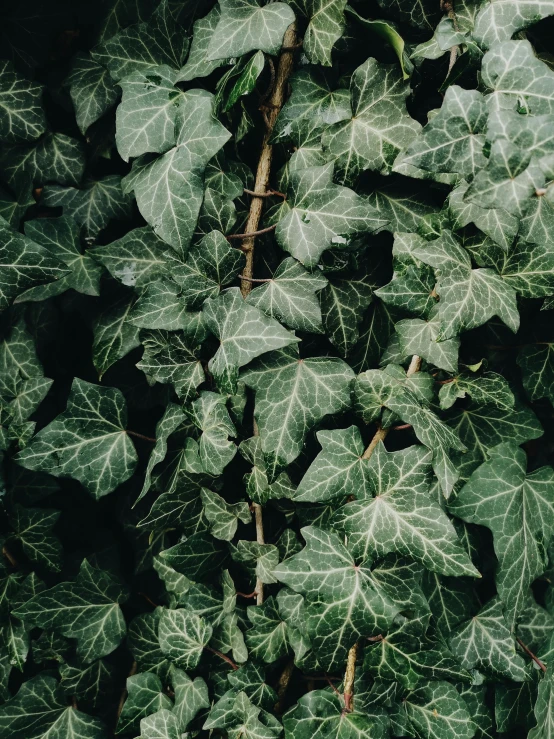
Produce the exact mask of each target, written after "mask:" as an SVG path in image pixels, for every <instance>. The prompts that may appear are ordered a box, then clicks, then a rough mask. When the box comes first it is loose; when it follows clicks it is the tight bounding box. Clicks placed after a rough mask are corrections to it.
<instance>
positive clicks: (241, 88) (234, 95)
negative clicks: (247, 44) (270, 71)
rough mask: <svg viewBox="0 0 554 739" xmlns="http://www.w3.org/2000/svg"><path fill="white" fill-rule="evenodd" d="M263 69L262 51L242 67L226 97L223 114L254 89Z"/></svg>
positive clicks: (263, 57) (263, 58)
mask: <svg viewBox="0 0 554 739" xmlns="http://www.w3.org/2000/svg"><path fill="white" fill-rule="evenodd" d="M264 67H265V56H264V54H263V52H262V51H257V52H256V53H255V54H254V55H253V56H252V57H251V58H250V59H249V60H248V62H247V63H246V64H245V65H244V68H243V70H242V72H241V73H240V76H239V78H238V80H237V81H236V82H235V84H234V85H233V87H232V88H231V91H230V92H229V94H228V95H227V100H226V102H225V105H224V106H223V112H224V113H227V112H228V111H229V110H231V108H232V107H233V105H234V104H235V103H236V102H237V100H238V99H239V98H240V97H243V96H244V95H248V93H249V92H252V90H253V89H254V88H255V87H256V81H257V79H258V77H259V76H260V74H261V73H262V72H263V69H264Z"/></svg>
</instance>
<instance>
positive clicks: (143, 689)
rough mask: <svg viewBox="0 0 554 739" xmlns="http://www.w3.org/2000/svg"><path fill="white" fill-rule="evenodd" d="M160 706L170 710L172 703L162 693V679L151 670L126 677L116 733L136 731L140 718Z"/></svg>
mask: <svg viewBox="0 0 554 739" xmlns="http://www.w3.org/2000/svg"><path fill="white" fill-rule="evenodd" d="M162 708H167V709H168V710H171V709H172V708H173V703H172V702H171V699H170V698H169V697H168V696H167V695H165V694H164V693H163V686H162V681H161V680H160V678H159V677H158V676H157V675H154V674H153V673H151V672H141V673H140V674H139V675H131V677H128V678H127V699H126V700H125V703H124V704H123V710H122V711H121V714H120V716H119V719H118V721H117V729H116V733H117V734H125V733H128V732H131V731H134V732H136V731H138V729H139V724H140V720H141V719H142V718H144V717H145V716H149V715H150V714H151V713H155V712H156V711H159V710H160V709H162Z"/></svg>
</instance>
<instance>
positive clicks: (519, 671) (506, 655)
mask: <svg viewBox="0 0 554 739" xmlns="http://www.w3.org/2000/svg"><path fill="white" fill-rule="evenodd" d="M449 644H450V648H451V649H452V651H453V652H454V654H456V655H457V657H458V658H459V660H460V663H461V665H462V666H463V667H465V668H466V669H467V670H471V669H472V668H475V669H478V670H482V671H484V672H486V673H491V674H492V675H496V676H498V677H500V678H501V679H503V678H508V680H515V681H516V682H521V681H523V680H526V679H527V675H526V672H525V662H524V661H523V659H522V658H521V657H520V656H519V655H517V654H516V648H515V642H514V638H513V636H512V635H511V634H510V631H509V629H508V626H507V625H506V622H505V620H504V615H503V609H502V602H501V601H500V599H498V598H493V599H492V600H491V601H489V603H487V604H486V605H485V606H484V607H483V608H482V609H481V610H480V611H479V613H478V614H477V615H475V616H473V618H472V619H471V620H470V621H466V622H465V623H463V624H462V625H461V626H458V628H457V629H456V630H455V631H454V632H453V633H452V634H451V635H450V640H449Z"/></svg>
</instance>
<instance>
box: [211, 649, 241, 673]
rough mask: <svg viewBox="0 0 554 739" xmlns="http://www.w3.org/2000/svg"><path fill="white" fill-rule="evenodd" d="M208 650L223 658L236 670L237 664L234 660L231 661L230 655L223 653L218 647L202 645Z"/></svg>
mask: <svg viewBox="0 0 554 739" xmlns="http://www.w3.org/2000/svg"><path fill="white" fill-rule="evenodd" d="M204 649H206V650H207V651H208V652H211V653H212V654H215V655H216V656H217V657H221V659H223V660H225V662H227V664H228V665H231V667H232V668H233V670H238V669H239V666H238V665H237V663H236V662H233V660H232V659H231V658H230V657H227V655H226V654H223V652H220V651H219V649H214V648H213V647H204Z"/></svg>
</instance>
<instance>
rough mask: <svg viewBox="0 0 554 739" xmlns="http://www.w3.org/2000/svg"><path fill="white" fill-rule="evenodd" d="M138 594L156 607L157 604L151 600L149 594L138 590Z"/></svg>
mask: <svg viewBox="0 0 554 739" xmlns="http://www.w3.org/2000/svg"><path fill="white" fill-rule="evenodd" d="M139 595H142V597H143V598H144V600H146V601H148V603H150V605H151V606H154V608H157V607H158V604H157V603H154V601H153V600H152V598H151V597H150V596H149V595H146V593H142V592H139Z"/></svg>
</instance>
